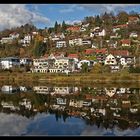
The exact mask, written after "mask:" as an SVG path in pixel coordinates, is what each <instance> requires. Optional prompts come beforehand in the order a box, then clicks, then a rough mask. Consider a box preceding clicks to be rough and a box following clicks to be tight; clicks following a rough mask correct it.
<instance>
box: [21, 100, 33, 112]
mask: <svg viewBox="0 0 140 140" xmlns="http://www.w3.org/2000/svg"><path fill="white" fill-rule="evenodd" d="M19 104H20V105H22V106H25V108H26V109H29V110H30V109H31V108H32V105H31V101H30V100H29V99H26V98H25V99H23V100H22V101H21V102H19Z"/></svg>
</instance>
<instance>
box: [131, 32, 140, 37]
mask: <svg viewBox="0 0 140 140" xmlns="http://www.w3.org/2000/svg"><path fill="white" fill-rule="evenodd" d="M129 37H133V38H137V37H138V34H137V33H135V32H132V33H130V35H129Z"/></svg>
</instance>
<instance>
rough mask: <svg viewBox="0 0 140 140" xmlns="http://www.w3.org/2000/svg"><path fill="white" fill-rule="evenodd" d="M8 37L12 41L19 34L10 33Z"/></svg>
mask: <svg viewBox="0 0 140 140" xmlns="http://www.w3.org/2000/svg"><path fill="white" fill-rule="evenodd" d="M9 37H11V38H12V39H16V38H18V37H19V34H18V33H16V32H13V33H11V34H10V35H9Z"/></svg>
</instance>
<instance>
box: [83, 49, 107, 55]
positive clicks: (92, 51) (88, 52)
mask: <svg viewBox="0 0 140 140" xmlns="http://www.w3.org/2000/svg"><path fill="white" fill-rule="evenodd" d="M92 53H102V54H106V53H107V48H102V49H86V50H85V54H92Z"/></svg>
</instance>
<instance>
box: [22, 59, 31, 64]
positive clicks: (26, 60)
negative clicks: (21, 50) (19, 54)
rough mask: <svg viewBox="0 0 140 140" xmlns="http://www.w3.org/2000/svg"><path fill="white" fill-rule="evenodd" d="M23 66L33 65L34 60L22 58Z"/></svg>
mask: <svg viewBox="0 0 140 140" xmlns="http://www.w3.org/2000/svg"><path fill="white" fill-rule="evenodd" d="M20 64H21V65H32V59H30V58H20Z"/></svg>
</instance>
